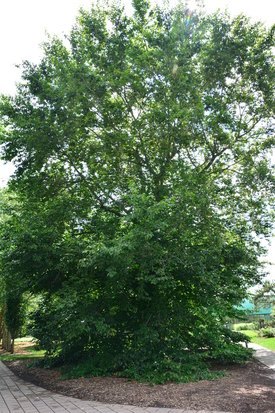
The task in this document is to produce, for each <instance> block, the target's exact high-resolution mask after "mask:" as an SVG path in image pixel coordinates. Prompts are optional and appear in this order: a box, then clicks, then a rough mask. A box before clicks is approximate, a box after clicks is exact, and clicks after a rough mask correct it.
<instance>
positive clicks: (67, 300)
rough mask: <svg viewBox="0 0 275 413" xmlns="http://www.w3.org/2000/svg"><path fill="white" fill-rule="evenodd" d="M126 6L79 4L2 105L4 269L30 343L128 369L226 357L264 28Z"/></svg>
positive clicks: (259, 212) (264, 108)
mask: <svg viewBox="0 0 275 413" xmlns="http://www.w3.org/2000/svg"><path fill="white" fill-rule="evenodd" d="M133 4H134V13H133V15H130V16H129V15H127V14H125V12H124V10H123V8H122V7H120V6H112V7H108V8H106V9H103V8H93V9H91V10H90V11H84V10H82V11H81V12H80V14H79V16H78V18H77V22H76V24H75V26H74V27H73V29H72V31H71V33H70V34H69V36H68V37H67V38H66V41H62V40H61V39H59V38H52V39H50V40H48V41H47V42H46V43H45V44H44V46H43V50H44V56H43V58H42V60H41V62H40V63H39V64H32V63H30V62H25V63H24V71H23V77H22V82H21V83H20V84H19V85H18V90H17V94H16V96H15V97H7V96H3V97H2V98H1V104H0V113H1V114H2V125H3V129H1V143H2V148H3V150H2V157H3V159H5V160H7V161H13V162H14V163H15V165H16V171H15V174H14V177H13V179H12V182H11V184H10V187H11V189H12V190H13V191H16V194H17V197H18V205H19V206H18V214H17V215H16V216H11V217H10V220H9V223H8V224H6V225H5V228H4V229H3V231H5V239H6V240H8V242H6V243H5V247H3V248H2V262H3V263H4V265H5V266H6V268H8V272H9V274H13V277H14V279H16V280H17V281H18V285H20V286H21V288H22V290H23V291H31V292H32V293H33V294H42V297H43V299H42V300H41V304H40V307H39V309H38V311H37V312H36V313H35V314H34V327H33V328H34V333H35V335H36V337H38V338H39V339H40V340H41V342H43V345H44V347H45V348H46V349H47V351H48V354H49V355H53V356H58V357H59V360H60V359H61V360H63V361H66V360H68V359H71V358H72V354H74V357H75V359H77V358H79V359H81V358H82V357H83V356H85V357H87V356H89V357H91V358H92V360H94V361H93V363H94V364H93V366H94V368H95V369H96V368H98V369H99V371H100V372H102V371H105V370H104V369H107V370H108V369H109V370H110V369H111V370H112V369H113V371H114V370H115V371H124V373H125V371H127V372H128V374H130V373H131V371H133V370H131V368H132V366H135V368H137V364H139V365H140V366H141V369H143V372H144V371H145V370H146V368H147V367H148V366H149V367H148V371H149V372H150V371H152V369H154V368H156V367H154V362H155V361H156V360H158V365H159V366H160V365H162V366H166V367H165V368H164V370H165V371H166V370H167V363H168V361H167V360H169V363H173V362H174V361H179V359H181V360H182V359H183V358H184V357H187V355H186V349H188V350H189V351H190V352H193V351H196V352H198V351H202V349H204V350H205V349H207V350H208V353H207V355H208V357H216V356H217V357H218V356H221V354H223V355H222V356H221V357H226V356H225V353H226V351H224V349H225V347H226V346H227V348H229V347H230V346H231V347H230V348H233V347H232V346H233V344H232V343H233V342H234V338H232V337H231V338H230V337H229V335H230V334H229V332H228V331H225V329H224V322H225V320H226V318H227V317H229V316H232V315H233V312H234V304H238V303H239V302H240V301H241V299H242V298H243V297H244V294H245V291H246V289H247V287H248V286H251V285H253V284H255V283H256V282H258V281H259V280H260V278H261V271H260V267H261V266H260V262H259V259H258V258H259V256H260V254H261V253H262V252H263V248H262V246H261V238H262V237H268V236H269V234H270V229H271V223H272V214H271V211H272V202H274V196H273V195H274V175H272V168H271V157H270V154H271V150H272V147H273V145H274V137H273V136H272V131H273V130H272V116H273V109H274V107H273V93H274V90H273V88H272V79H273V78H274V66H273V55H272V45H273V42H274V39H273V37H274V30H273V29H270V30H267V29H266V28H265V27H264V26H263V25H262V24H260V23H251V22H250V21H249V19H248V18H246V17H245V16H238V17H236V18H234V19H232V18H230V17H229V16H227V15H224V14H214V15H211V16H206V15H203V14H200V13H196V12H192V11H190V10H188V9H186V8H184V7H181V6H179V7H178V8H176V9H173V10H167V9H161V8H159V7H155V8H151V7H150V5H149V4H148V3H147V1H144V0H138V1H134V2H133ZM11 246H12V247H11ZM236 348H237V347H235V349H236ZM218 349H220V350H219V351H220V353H219V351H218ZM238 351H239V352H240V353H241V351H242V350H241V348H239V350H238ZM218 353H219V354H218ZM188 354H189V355H188V357H189V356H190V353H188ZM217 354H218V355H217ZM227 354H228V353H227ZM104 360H105V361H104ZM160 360H161V362H160ZM104 363H105V364H104ZM161 363H164V364H161ZM165 363H166V364H165ZM146 366H147V367H146ZM171 369H172V368H171ZM172 370H173V369H172ZM135 371H136V370H135ZM125 374H126V373H125ZM140 374H141V373H140ZM148 374H149V373H148ZM165 374H168V373H167V371H166V373H165ZM163 377H164V376H162V378H163ZM165 377H166V379H169V377H168V376H165ZM170 378H171V377H170Z"/></svg>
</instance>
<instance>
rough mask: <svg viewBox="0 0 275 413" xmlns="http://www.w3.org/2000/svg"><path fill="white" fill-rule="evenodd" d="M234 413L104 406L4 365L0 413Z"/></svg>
mask: <svg viewBox="0 0 275 413" xmlns="http://www.w3.org/2000/svg"><path fill="white" fill-rule="evenodd" d="M53 412H55V413H65V412H70V413H83V412H85V413H230V412H218V411H215V412H214V411H211V412H209V411H208V410H199V411H194V410H181V409H164V408H157V407H135V406H126V405H125V406H124V405H119V404H103V403H99V402H92V401H85V400H79V399H75V398H73V397H67V396H61V395H60V394H55V393H52V392H50V391H48V390H45V389H42V388H41V387H38V386H35V385H34V384H31V383H27V382H25V381H23V380H21V379H19V378H18V377H17V376H15V375H14V374H13V373H12V372H11V371H10V370H9V369H8V368H7V367H6V366H5V365H4V364H3V363H2V362H1V361H0V413H53Z"/></svg>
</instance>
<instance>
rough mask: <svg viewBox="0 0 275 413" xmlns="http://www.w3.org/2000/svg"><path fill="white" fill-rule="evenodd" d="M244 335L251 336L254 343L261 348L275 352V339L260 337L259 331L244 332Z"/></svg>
mask: <svg viewBox="0 0 275 413" xmlns="http://www.w3.org/2000/svg"><path fill="white" fill-rule="evenodd" d="M242 333H244V334H246V335H247V336H249V337H250V338H251V342H252V343H255V344H259V346H262V347H265V348H267V349H268V350H273V351H275V337H272V338H265V337H258V334H257V331H255V330H243V331H242Z"/></svg>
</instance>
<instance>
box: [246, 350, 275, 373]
mask: <svg viewBox="0 0 275 413" xmlns="http://www.w3.org/2000/svg"><path fill="white" fill-rule="evenodd" d="M248 347H250V348H253V350H255V355H254V357H255V358H256V359H257V360H259V361H260V362H261V363H263V364H265V365H266V366H267V367H269V368H270V369H272V370H273V371H272V373H271V375H272V377H274V378H275V352H274V351H271V350H267V349H266V348H264V347H262V346H259V345H258V344H254V343H249V344H248Z"/></svg>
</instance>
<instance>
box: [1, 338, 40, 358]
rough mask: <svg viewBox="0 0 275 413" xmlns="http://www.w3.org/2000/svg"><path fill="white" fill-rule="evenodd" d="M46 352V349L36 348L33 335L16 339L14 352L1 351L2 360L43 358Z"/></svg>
mask: <svg viewBox="0 0 275 413" xmlns="http://www.w3.org/2000/svg"><path fill="white" fill-rule="evenodd" d="M44 354H45V351H44V350H36V348H35V342H34V341H33V339H32V337H22V338H18V339H16V340H15V344H14V354H10V353H7V352H5V351H4V350H1V351H0V360H1V361H12V360H19V359H37V358H42V357H43V356H44Z"/></svg>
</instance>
